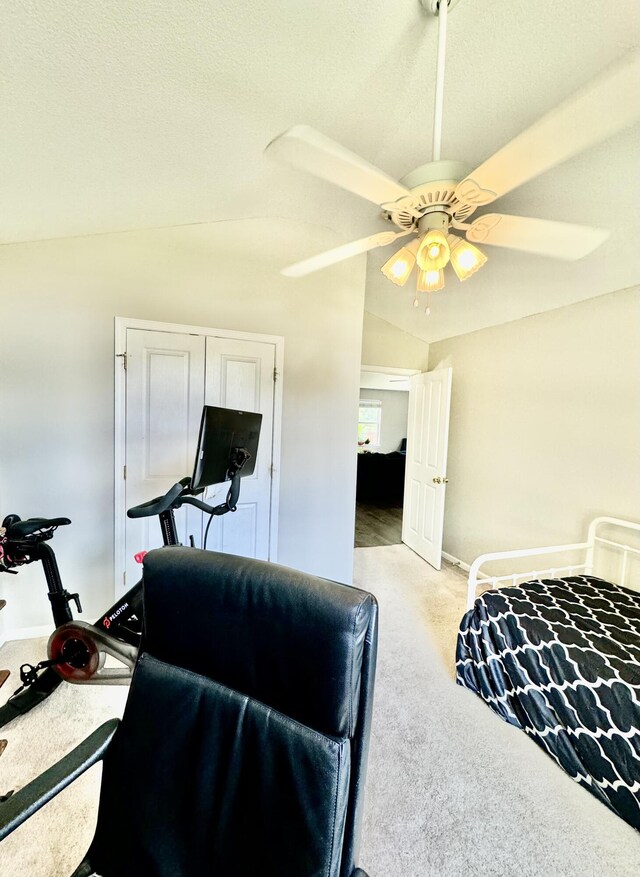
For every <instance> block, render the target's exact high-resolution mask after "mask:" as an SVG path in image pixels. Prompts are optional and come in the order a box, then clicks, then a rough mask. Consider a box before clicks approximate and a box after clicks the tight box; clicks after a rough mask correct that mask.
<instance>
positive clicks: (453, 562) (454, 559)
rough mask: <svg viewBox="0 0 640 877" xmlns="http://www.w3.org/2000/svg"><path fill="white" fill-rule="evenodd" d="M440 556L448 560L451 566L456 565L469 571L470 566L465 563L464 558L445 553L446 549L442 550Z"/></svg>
mask: <svg viewBox="0 0 640 877" xmlns="http://www.w3.org/2000/svg"><path fill="white" fill-rule="evenodd" d="M442 556H443V557H444V559H445V560H446V561H448V562H449V563H450V564H451V565H452V566H457V567H459V568H460V569H463V570H464V571H465V572H469V570H470V569H471V567H470V566H469V564H468V563H465V562H464V560H460V558H459V557H454V556H453V554H447V552H446V551H443V552H442Z"/></svg>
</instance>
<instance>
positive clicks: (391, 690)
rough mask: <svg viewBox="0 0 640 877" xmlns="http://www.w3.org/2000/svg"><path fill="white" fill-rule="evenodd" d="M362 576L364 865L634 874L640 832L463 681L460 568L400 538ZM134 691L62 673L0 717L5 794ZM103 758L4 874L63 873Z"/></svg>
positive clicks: (399, 876) (366, 558) (361, 558)
mask: <svg viewBox="0 0 640 877" xmlns="http://www.w3.org/2000/svg"><path fill="white" fill-rule="evenodd" d="M355 582H356V584H358V585H359V586H361V587H364V588H367V589H368V590H371V591H372V592H373V593H375V594H376V596H377V598H378V600H379V602H380V622H381V623H380V651H379V658H378V675H377V683H376V698H375V707H374V724H373V733H372V741H371V754H370V766H369V775H368V780H367V799H366V807H365V822H364V832H363V839H362V850H361V864H362V866H363V867H365V868H366V869H367V871H368V872H369V874H370V877H466V875H480V877H516V875H517V877H534V875H535V877H547V875H549V877H551V875H554V877H631V875H634V877H635V875H637V874H638V873H640V834H639V833H638V832H636V831H634V830H633V829H632V828H630V827H629V826H628V825H626V824H625V823H624V822H622V820H620V819H619V818H618V817H617V816H615V815H614V814H613V813H611V812H610V811H609V810H607V809H606V808H605V807H603V805H602V804H600V803H599V802H598V801H597V800H596V799H595V798H593V797H592V796H591V795H589V794H588V792H586V791H585V790H584V789H582V788H580V787H579V786H577V785H576V784H575V783H574V782H573V781H572V780H571V779H570V778H569V777H568V776H567V775H566V774H564V773H563V772H562V770H561V769H560V768H559V767H557V766H556V765H555V763H553V762H552V761H551V760H550V759H549V758H548V757H547V756H546V755H545V754H544V753H543V752H542V751H541V750H539V749H538V747H537V746H536V745H535V744H534V743H533V742H532V741H531V740H529V739H528V738H527V737H526V736H525V734H524V733H522V732H521V731H518V730H516V729H515V728H512V727H510V726H508V725H506V724H505V723H503V722H502V721H500V719H499V718H498V717H497V716H495V715H494V714H493V713H492V712H491V711H490V710H489V709H488V708H487V707H486V706H485V705H484V704H483V703H482V702H481V701H480V700H479V699H478V698H476V697H475V696H474V695H473V694H471V692H469V691H466V690H464V689H462V688H460V687H459V686H456V685H455V683H454V648H455V635H456V628H457V624H458V621H459V618H460V616H461V615H462V612H463V609H464V602H465V578H464V577H463V575H461V573H460V572H459V571H458V570H456V569H454V568H452V567H446V568H445V569H443V570H442V571H441V572H436V571H435V570H433V569H432V568H431V567H429V566H428V565H427V564H425V563H424V562H423V561H422V560H420V558H418V557H417V556H416V555H415V554H414V553H413V552H412V551H410V550H409V549H408V548H407V547H406V546H404V545H392V546H385V547H379V548H362V549H358V550H357V551H356V569H355ZM44 645H45V643H44V641H36V640H32V641H30V642H28V643H25V642H19V643H8V644H7V645H6V646H4V647H3V648H2V649H1V650H0V667H7V666H10V667H11V668H12V669H14V668H16V667H17V666H18V665H19V663H20V662H21V661H23V660H32V659H33V658H36V657H38V651H40V652H42V650H43V649H44ZM41 656H42V655H40V657H41ZM11 684H12V680H10V681H9V682H8V683H7V684H6V685H5V686H4V688H3V689H2V691H0V696H1V695H3V694H4V695H5V696H6V694H8V693H9V691H7V689H9V690H11ZM125 696H126V689H121V688H99V687H91V686H84V687H78V686H76V687H74V686H70V685H64V686H61V687H60V688H59V689H58V690H57V691H56V692H55V693H54V694H53V695H52V697H51V698H50V699H49V700H48V701H47V702H46V703H44V704H42V705H40V706H39V707H38V708H36V709H35V710H34V711H33V712H32V713H30V714H29V715H27V716H24V717H22V718H21V719H19V720H17V721H16V722H15V723H13V724H12V725H10V726H9V727H7V728H4V729H0V737H5V738H7V739H8V741H9V743H8V746H7V749H6V750H5V752H4V753H3V755H2V756H1V757H0V793H1V792H2V791H6V790H7V789H9V788H13V787H17V786H19V785H20V784H23V783H24V782H26V781H27V780H28V779H29V778H30V777H31V776H33V775H34V774H36V773H37V772H38V771H40V770H42V769H43V768H44V767H46V766H47V765H48V764H50V763H51V762H52V761H54V760H55V759H57V758H58V757H60V756H61V755H62V754H63V753H64V752H65V751H67V750H68V749H69V748H71V747H72V746H73V745H74V744H75V743H76V742H78V741H79V740H80V739H81V738H82V737H84V736H86V734H88V733H89V732H90V731H91V730H92V729H93V728H95V727H96V726H97V725H99V724H100V723H101V722H102V721H104V720H105V719H106V718H108V717H110V716H112V715H118V714H119V713H120V712H121V710H122V707H123V703H124V698H125ZM99 772H100V769H99V768H93V769H92V770H91V771H90V772H89V773H88V774H87V775H85V776H84V777H83V778H81V780H80V781H78V782H77V783H76V784H75V785H74V787H73V788H72V789H70V790H66V791H65V792H63V793H62V795H61V796H59V798H58V799H56V800H55V801H53V802H52V803H50V804H49V805H47V807H45V808H44V809H43V810H42V811H41V812H40V813H38V814H37V815H36V816H35V817H34V818H33V819H32V820H30V822H29V825H28V826H23V827H21V828H20V829H18V830H17V831H16V832H15V833H14V834H13V835H11V837H9V838H8V839H7V840H6V841H5V842H4V843H3V844H2V845H0V874H2V875H3V877H4V875H7V877H9V875H18V874H19V875H29V877H67V875H68V874H69V873H70V872H71V871H72V870H73V868H74V867H75V865H76V864H77V862H78V861H79V860H80V858H81V857H82V854H83V852H84V850H85V849H86V846H87V844H88V842H89V840H90V838H91V835H92V831H93V825H94V823H95V813H96V800H95V799H96V793H97V788H98V784H99ZM120 828H121V829H122V830H126V826H121V827H120ZM301 877H304V875H301Z"/></svg>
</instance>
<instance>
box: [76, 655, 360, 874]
mask: <svg viewBox="0 0 640 877" xmlns="http://www.w3.org/2000/svg"><path fill="white" fill-rule="evenodd" d="M350 767H351V765H350V746H349V741H348V740H343V739H336V738H333V737H329V736H326V735H324V734H321V733H319V732H318V731H315V730H312V729H309V728H308V727H306V726H304V725H301V724H299V723H298V722H297V721H294V720H292V719H290V718H289V717H287V716H285V715H283V714H281V713H279V712H277V711H275V710H273V709H271V708H269V707H267V706H265V705H264V704H262V703H260V702H259V701H256V700H252V699H251V698H249V697H247V696H245V695H243V694H240V693H238V692H236V691H233V690H232V689H230V688H227V687H226V686H223V685H220V684H219V683H217V682H215V681H213V680H211V679H209V678H207V677H204V676H200V675H198V674H196V673H193V672H192V671H190V670H185V669H183V668H180V667H175V666H172V665H169V664H165V663H164V662H162V661H160V660H158V659H156V658H154V657H152V656H151V655H149V654H143V655H142V656H141V657H140V660H139V662H138V665H137V668H136V672H135V675H134V679H133V682H132V686H131V693H130V695H129V700H128V702H127V708H126V711H125V715H124V718H123V720H122V725H121V728H120V729H119V731H118V733H117V735H116V737H115V738H114V741H113V743H112V745H111V747H110V750H109V752H108V754H107V758H106V760H105V767H104V774H103V783H102V791H101V799H100V811H99V817H98V831H97V833H96V840H95V841H94V846H93V848H92V850H91V861H92V864H93V865H94V867H95V868H96V870H97V871H98V873H100V874H101V875H103V877H134V875H135V877H140V875H144V877H207V875H211V877H214V875H215V877H237V875H239V874H247V875H248V874H255V875H260V877H276V875H277V877H302V875H304V877H337V875H338V874H339V872H340V855H341V851H342V846H343V841H344V827H345V817H346V807H347V799H348V792H349V780H350ZM301 801H302V802H303V805H302V806H300V802H301Z"/></svg>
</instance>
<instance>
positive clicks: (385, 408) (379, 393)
mask: <svg viewBox="0 0 640 877" xmlns="http://www.w3.org/2000/svg"><path fill="white" fill-rule="evenodd" d="M360 398H361V399H379V400H380V402H382V415H381V416H382V420H381V429H380V447H379V448H375V450H376V451H378V452H379V453H381V454H388V453H389V452H390V451H397V450H398V448H399V447H400V442H401V441H402V439H403V438H406V437H407V417H408V415H409V393H408V392H407V391H406V390H404V391H400V392H395V391H393V390H368V389H366V388H365V387H360Z"/></svg>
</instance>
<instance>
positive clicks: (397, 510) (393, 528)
mask: <svg viewBox="0 0 640 877" xmlns="http://www.w3.org/2000/svg"><path fill="white" fill-rule="evenodd" d="M400 542H402V506H389V505H386V504H384V503H375V502H357V503H356V548H374V547H375V546H377V545H397V544H399V543H400Z"/></svg>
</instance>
